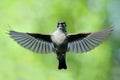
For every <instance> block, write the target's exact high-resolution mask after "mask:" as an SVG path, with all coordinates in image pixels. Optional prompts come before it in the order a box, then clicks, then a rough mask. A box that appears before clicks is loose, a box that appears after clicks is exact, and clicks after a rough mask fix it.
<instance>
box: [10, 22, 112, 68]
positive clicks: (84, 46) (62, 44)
mask: <svg viewBox="0 0 120 80" xmlns="http://www.w3.org/2000/svg"><path fill="white" fill-rule="evenodd" d="M112 31H113V27H109V28H105V29H103V30H101V31H98V32H89V33H72V34H68V33H67V30H66V22H65V21H59V22H58V23H57V29H56V30H55V32H53V33H52V34H41V33H28V32H25V33H24V32H17V31H14V30H9V33H8V34H9V35H10V37H11V38H12V39H13V40H14V41H16V42H17V43H18V44H19V45H21V46H22V47H24V48H26V49H28V50H31V51H33V52H35V53H41V54H44V53H46V54H47V53H55V54H56V55H57V56H56V57H57V60H58V69H59V70H61V69H67V65H66V53H67V52H70V53H85V52H88V51H90V50H93V49H94V48H95V47H97V46H99V45H100V44H101V43H102V42H103V41H104V40H105V39H106V38H107V37H108V36H109V35H110V34H111V33H112Z"/></svg>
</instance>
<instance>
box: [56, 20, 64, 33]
mask: <svg viewBox="0 0 120 80" xmlns="http://www.w3.org/2000/svg"><path fill="white" fill-rule="evenodd" d="M57 28H58V29H60V30H62V31H64V32H66V23H65V22H64V21H59V22H58V24H57Z"/></svg>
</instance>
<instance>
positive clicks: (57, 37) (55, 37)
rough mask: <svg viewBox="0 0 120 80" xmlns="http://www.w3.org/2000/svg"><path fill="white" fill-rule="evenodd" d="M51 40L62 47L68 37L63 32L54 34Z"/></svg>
mask: <svg viewBox="0 0 120 80" xmlns="http://www.w3.org/2000/svg"><path fill="white" fill-rule="evenodd" d="M51 38H52V41H53V42H54V43H55V44H57V45H60V44H62V43H64V41H65V40H66V35H65V34H64V33H63V32H60V31H56V32H54V33H53V35H52V37H51Z"/></svg>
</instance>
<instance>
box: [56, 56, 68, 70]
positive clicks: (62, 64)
mask: <svg viewBox="0 0 120 80" xmlns="http://www.w3.org/2000/svg"><path fill="white" fill-rule="evenodd" d="M65 58H66V56H65V54H59V55H57V59H58V63H59V64H58V69H67V65H66V59H65Z"/></svg>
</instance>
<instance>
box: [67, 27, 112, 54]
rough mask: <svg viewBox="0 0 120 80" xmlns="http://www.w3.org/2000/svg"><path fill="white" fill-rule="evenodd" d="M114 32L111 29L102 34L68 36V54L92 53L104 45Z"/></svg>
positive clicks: (103, 31) (101, 32)
mask: <svg viewBox="0 0 120 80" xmlns="http://www.w3.org/2000/svg"><path fill="white" fill-rule="evenodd" d="M112 31H113V28H112V27H110V28H107V29H104V30H102V31H100V32H94V33H80V34H74V35H72V34H71V35H68V52H72V53H83V52H87V51H90V50H92V49H94V48H95V47H97V46H98V45H99V44H100V43H102V42H103V40H104V39H105V38H106V37H107V36H109V34H110V33H111V32H112Z"/></svg>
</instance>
